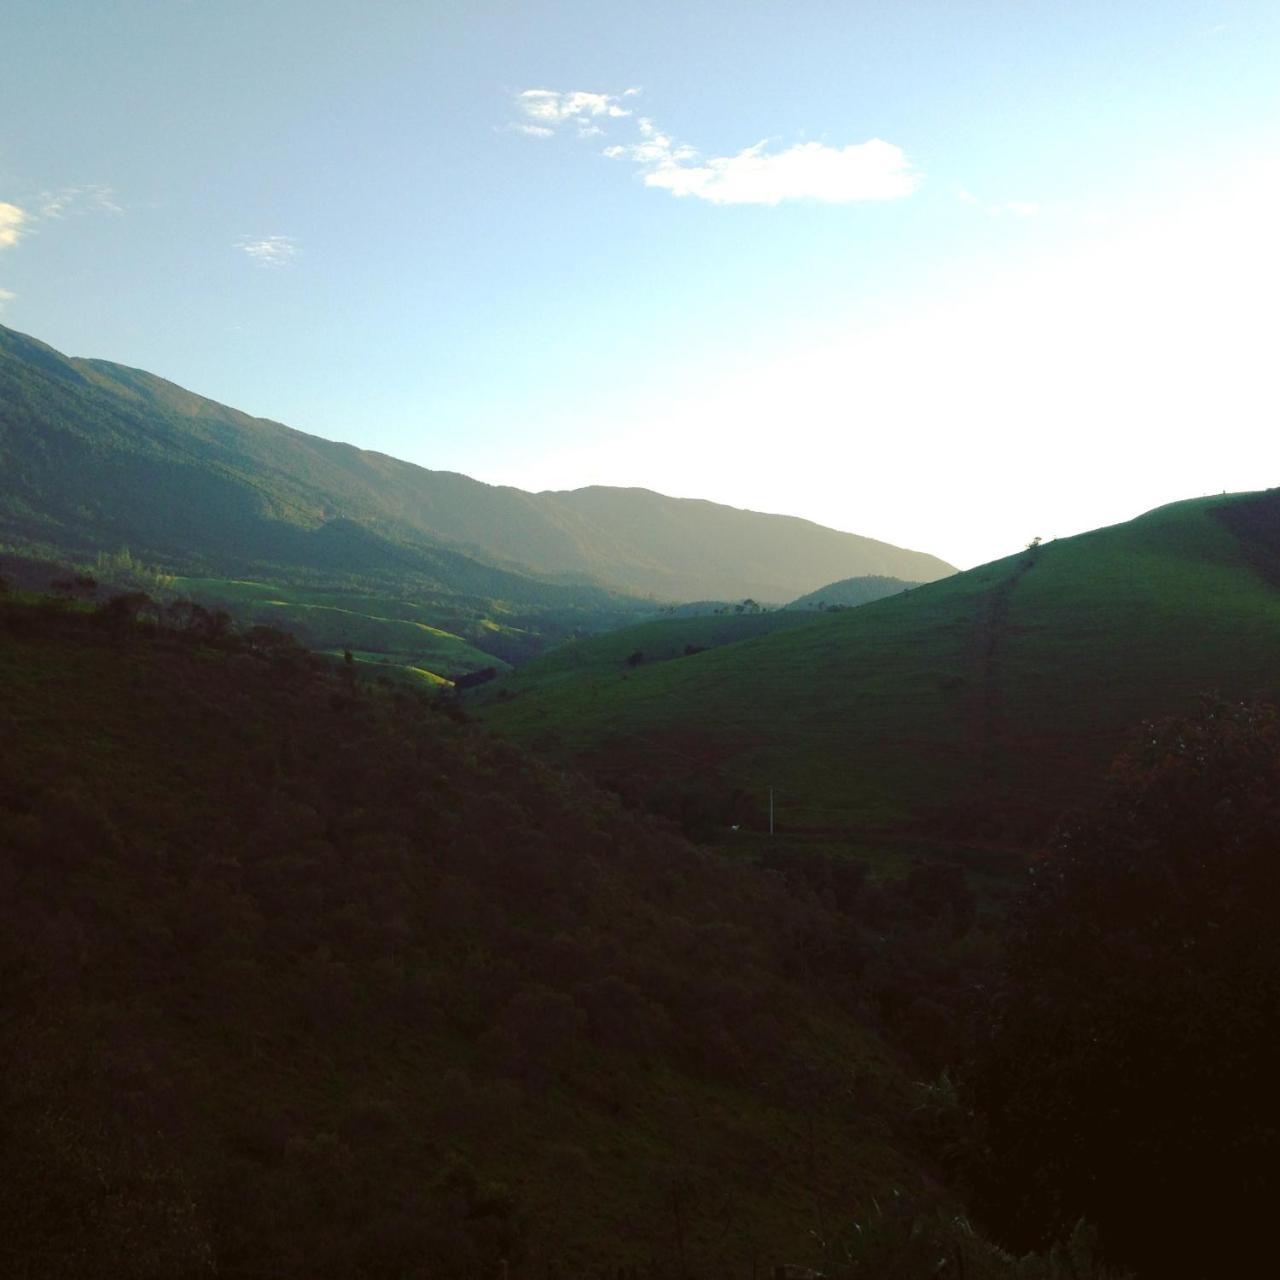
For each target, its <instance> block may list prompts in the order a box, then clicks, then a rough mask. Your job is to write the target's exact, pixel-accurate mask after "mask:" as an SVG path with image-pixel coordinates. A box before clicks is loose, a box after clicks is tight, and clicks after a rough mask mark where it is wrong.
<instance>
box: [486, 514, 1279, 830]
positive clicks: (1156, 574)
mask: <svg viewBox="0 0 1280 1280" xmlns="http://www.w3.org/2000/svg"><path fill="white" fill-rule="evenodd" d="M1278 552H1280V492H1277V491H1269V492H1267V493H1265V494H1255V495H1235V496H1232V497H1225V496H1224V497H1221V498H1213V499H1202V500H1198V501H1193V502H1185V503H1178V504H1175V505H1173V506H1169V507H1164V508H1161V509H1159V510H1156V511H1153V512H1150V513H1148V514H1147V515H1145V516H1142V517H1140V518H1139V519H1136V520H1133V521H1131V522H1129V523H1127V524H1122V525H1117V526H1114V527H1112V528H1108V529H1101V530H1097V531H1095V532H1092V533H1088V534H1084V535H1081V536H1079V537H1075V538H1070V539H1063V540H1061V541H1058V542H1055V543H1053V544H1051V545H1048V546H1042V547H1038V548H1033V549H1028V550H1026V551H1023V552H1020V553H1019V554H1017V555H1014V556H1010V557H1008V558H1007V559H1004V560H999V561H995V562H993V563H992V564H989V565H984V566H982V567H981V568H978V569H974V570H971V571H969V572H967V573H963V574H959V575H956V576H955V577H953V578H949V579H946V580H944V581H942V582H937V583H933V584H931V585H929V586H925V587H920V588H917V589H915V590H913V591H911V592H909V593H907V594H905V595H898V596H894V597H892V598H890V599H886V600H882V601H879V602H876V603H873V604H869V605H865V606H863V607H861V608H858V609H854V610H850V611H848V612H843V613H838V614H835V615H831V614H827V615H822V616H820V617H818V618H816V619H814V620H813V621H812V622H811V623H810V624H809V625H807V626H803V627H800V628H797V629H795V630H791V631H785V632H780V633H776V634H773V635H769V636H764V637H761V638H758V639H754V640H747V641H744V642H742V643H740V644H735V645H730V646H726V647H722V648H718V649H714V650H711V651H709V652H706V653H699V654H695V655H692V656H690V657H687V658H682V659H681V660H680V661H675V662H667V663H663V664H660V665H654V666H648V665H638V666H636V667H625V666H624V667H621V668H619V667H617V666H614V667H612V668H606V669H598V668H595V669H588V670H587V671H586V672H585V673H583V674H582V675H581V676H579V678H577V679H567V678H565V676H564V674H563V673H562V674H561V675H560V676H559V677H558V678H556V679H555V680H554V681H552V680H547V681H545V682H543V683H541V684H539V685H535V684H533V683H532V681H530V680H529V679H526V680H525V682H524V683H523V684H522V683H520V682H513V683H512V684H511V685H510V686H509V688H508V690H507V696H505V697H504V696H503V689H502V688H501V687H499V688H498V689H496V690H494V691H492V692H491V693H490V695H489V698H490V701H489V702H488V704H487V706H486V708H485V710H484V714H485V716H486V717H487V719H488V720H489V722H490V723H491V724H492V725H493V726H494V727H496V728H498V729H500V730H501V731H502V732H504V733H507V734H510V735H512V736H513V737H517V738H519V739H521V740H524V741H529V742H534V743H538V744H540V745H541V746H542V747H544V748H545V749H549V750H551V751H553V752H557V753H559V754H561V755H562V756H564V757H566V758H571V759H574V760H576V761H578V762H579V763H583V764H586V765H588V766H590V767H592V768H593V769H594V770H596V771H597V772H598V773H599V775H600V776H602V777H604V778H606V779H609V780H612V781H614V782H625V783H628V784H629V785H632V786H633V787H634V785H635V784H636V782H637V780H639V781H640V782H641V783H644V782H646V781H648V782H657V781H664V782H665V781H669V780H671V779H673V778H675V779H696V780H698V781H699V784H700V785H708V784H709V785H715V786H718V787H721V788H723V789H724V790H726V791H727V790H731V789H735V790H740V791H742V792H744V793H745V794H746V795H747V796H749V797H753V798H754V804H755V815H754V817H755V820H759V819H760V817H761V815H762V814H763V810H764V805H765V797H766V795H767V788H768V787H769V786H770V785H772V786H773V787H774V788H775V789H776V798H777V815H778V819H779V822H780V824H781V825H782V826H784V827H790V828H792V829H794V828H796V827H805V828H842V829H862V830H867V829H871V830H877V829H878V830H895V831H898V832H903V831H911V830H917V831H933V832H945V833H946V834H948V835H950V836H953V837H957V838H977V837H982V838H995V839H1002V838H1016V839H1023V838H1026V837H1028V836H1034V835H1036V834H1038V833H1040V832H1042V831H1043V830H1044V829H1045V827H1046V826H1047V825H1048V824H1049V823H1050V822H1051V821H1052V820H1053V818H1054V817H1055V816H1056V815H1057V813H1058V812H1059V811H1060V809H1061V808H1062V806H1064V805H1067V804H1069V803H1071V802H1073V801H1074V800H1076V799H1077V798H1078V797H1080V796H1081V795H1082V794H1083V792H1084V790H1085V789H1086V788H1087V787H1088V786H1090V785H1093V784H1094V783H1095V781H1096V779H1097V778H1098V776H1099V774H1100V771H1101V769H1102V768H1103V766H1104V764H1105V762H1106V761H1107V760H1108V759H1109V758H1110V756H1111V755H1112V753H1113V752H1114V749H1115V747H1116V745H1117V743H1118V742H1119V741H1120V740H1121V739H1122V738H1123V736H1124V735H1125V734H1126V733H1127V732H1128V731H1130V730H1131V729H1132V728H1133V727H1134V726H1135V725H1137V724H1138V723H1139V722H1140V721H1141V720H1142V719H1143V718H1144V717H1147V716H1152V715H1159V714H1162V713H1165V712H1172V711H1175V710H1177V709H1178V708H1180V707H1184V706H1186V705H1187V703H1188V702H1190V701H1191V700H1193V699H1194V698H1195V696H1196V695H1197V694H1198V693H1200V692H1202V691H1217V692H1221V693H1223V694H1226V695H1235V694H1245V693H1248V692H1251V691H1254V690H1257V689H1260V688H1263V687H1266V686H1269V685H1272V686H1273V685H1274V684H1275V683H1276V682H1277V681H1280V590H1278V589H1277V587H1276V585H1275V582H1276V581H1277V577H1276V572H1277V565H1280V555H1278ZM748 816H751V815H748Z"/></svg>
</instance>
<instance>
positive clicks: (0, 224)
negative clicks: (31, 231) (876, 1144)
mask: <svg viewBox="0 0 1280 1280" xmlns="http://www.w3.org/2000/svg"><path fill="white" fill-rule="evenodd" d="M30 221H31V215H30V214H29V213H27V211H26V210H25V209H19V208H18V206H17V205H16V204H9V203H8V201H5V200H0V249H12V248H13V246H14V245H15V244H17V243H18V241H19V240H21V239H22V237H23V235H24V234H25V233H26V229H27V224H28V223H29V222H30Z"/></svg>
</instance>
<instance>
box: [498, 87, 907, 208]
mask: <svg viewBox="0 0 1280 1280" xmlns="http://www.w3.org/2000/svg"><path fill="white" fill-rule="evenodd" d="M639 92H640V90H639V89H635V88H633V89H625V90H623V92H622V93H621V94H609V93H584V92H574V93H559V92H557V91H556V90H554V89H525V90H524V91H523V92H521V93H518V94H517V95H516V99H515V101H516V106H517V109H518V110H519V111H520V112H521V114H522V115H523V117H524V119H523V120H522V121H521V122H520V123H517V124H515V125H513V126H512V127H513V128H515V129H517V130H519V131H520V132H521V133H525V134H528V135H530V136H532V137H537V138H545V137H549V136H550V135H551V134H552V133H553V132H554V131H555V130H556V129H558V128H559V127H560V126H561V125H564V124H568V123H571V124H573V125H574V126H575V127H576V129H577V132H578V136H579V137H581V138H593V137H600V136H602V135H603V134H604V132H605V131H604V129H603V128H602V124H605V123H609V122H611V121H616V120H620V119H624V118H626V117H629V116H631V114H632V113H631V111H629V110H628V109H627V108H626V107H624V106H622V105H621V100H622V99H623V98H632V97H635V96H636V95H637V94H639ZM634 123H635V131H636V135H637V136H636V138H635V141H632V142H613V143H610V145H609V146H607V147H604V148H603V150H602V154H603V155H605V156H607V157H608V158H610V159H612V160H620V159H626V160H630V161H632V162H633V163H634V164H637V165H639V166H640V168H641V170H642V171H643V172H642V174H641V178H642V180H643V182H644V184H645V186H648V187H656V188H659V189H661V190H666V191H670V192H671V194H672V195H675V196H693V197H695V198H696V199H699V200H706V201H709V202H710V203H711V204H765V205H776V204H779V203H781V202H782V201H783V200H816V201H820V202H823V203H826V204H852V203H854V202H856V201H862V200H898V199H901V198H902V197H903V196H909V195H910V194H911V193H912V192H913V191H915V190H916V188H917V187H919V185H920V183H921V181H922V176H921V174H920V173H919V172H918V171H917V170H916V169H915V168H914V167H913V166H912V164H911V162H910V161H909V160H908V159H907V157H906V155H905V154H904V153H903V151H902V148H901V147H897V146H894V144H893V143H891V142H885V141H883V140H882V139H880V138H871V139H870V140H868V141H867V142H859V143H851V144H849V145H848V146H844V147H829V146H827V145H825V144H824V143H821V142H798V143H796V144H794V145H793V146H790V147H786V148H784V149H783V150H781V151H770V150H769V144H768V142H767V141H765V142H757V143H756V144H755V145H754V146H751V147H747V148H745V149H744V150H742V151H739V152H738V153H737V154H736V155H731V156H711V157H706V158H704V157H703V156H702V155H701V153H700V152H699V151H698V150H697V148H696V147H691V146H689V145H688V144H687V143H677V142H676V141H675V140H674V139H673V138H672V137H671V135H670V134H668V133H664V132H663V131H662V130H661V129H660V128H659V127H658V126H657V125H656V124H655V123H654V122H653V120H652V119H650V118H649V117H648V116H638V117H636V118H635V121H634Z"/></svg>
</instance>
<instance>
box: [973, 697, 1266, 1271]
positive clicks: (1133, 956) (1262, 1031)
mask: <svg viewBox="0 0 1280 1280" xmlns="http://www.w3.org/2000/svg"><path fill="white" fill-rule="evenodd" d="M1278 851H1280V709H1278V708H1277V707H1276V705H1274V704H1270V703H1261V704H1253V705H1223V704H1220V703H1215V702H1208V703H1206V705H1205V706H1204V707H1203V708H1202V709H1201V710H1199V711H1198V712H1197V713H1196V714H1194V715H1191V716H1188V717H1179V718H1176V719H1174V720H1171V721H1169V722H1166V723H1163V724H1161V725H1158V726H1152V727H1150V728H1149V729H1148V731H1147V732H1146V733H1144V734H1143V735H1142V738H1141V740H1140V741H1139V742H1138V743H1137V744H1136V746H1135V747H1134V748H1133V749H1132V750H1131V751H1130V752H1128V753H1126V754H1125V755H1124V756H1122V757H1121V758H1120V760H1119V761H1118V762H1117V764H1116V767H1115V769H1114V771H1113V773H1112V777H1111V781H1110V787H1109V790H1108V793H1107V795H1106V798H1105V799H1104V801H1103V802H1102V803H1101V804H1100V805H1099V807H1098V809H1097V810H1096V811H1094V812H1092V813H1090V814H1088V815H1085V816H1083V817H1081V818H1079V819H1077V820H1075V821H1073V822H1070V823H1068V824H1066V825H1065V826H1064V827H1063V829H1062V830H1061V831H1060V832H1059V834H1058V836H1057V838H1056V839H1055V841H1054V843H1053V846H1052V848H1051V849H1050V851H1049V852H1048V854H1047V855H1046V857H1045V858H1044V859H1043V860H1042V861H1041V862H1040V864H1039V865H1038V866H1037V867H1036V868H1035V873H1034V876H1033V877H1032V880H1031V887H1030V889H1029V891H1028V893H1027V894H1026V895H1025V898H1024V900H1023V902H1022V904H1021V907H1020V910H1019V912H1018V914H1017V916H1016V917H1015V921H1014V927H1013V929H1012V936H1011V938H1010V941H1009V952H1008V959H1007V964H1006V973H1005V977H1004V979H1003V981H1002V982H1001V983H1000V984H999V985H998V987H997V988H996V991H995V995H994V999H993V1000H992V1002H991V1004H990V1006H989V1009H988V1015H989V1017H990V1025H989V1026H988V1027H987V1028H986V1029H985V1031H984V1034H983V1036H982V1040H981V1044H980V1047H979V1051H978V1058H977V1068H976V1071H975V1073H974V1087H975V1090H976V1098H977V1101H978V1104H979V1106H980V1108H981V1110H982V1111H983V1113H984V1114H985V1115H986V1116H987V1117H988V1118H989V1120H988V1141H989V1143H990V1149H991V1150H990V1157H989V1159H988V1160H987V1162H986V1164H985V1166H984V1169H983V1174H982V1178H981V1197H980V1198H981V1202H982V1205H983V1206H984V1208H985V1210H986V1212H987V1215H988V1221H990V1222H993V1223H995V1224H997V1225H998V1226H999V1228H1000V1230H1001V1232H1002V1234H1003V1235H1005V1236H1006V1237H1007V1238H1012V1239H1014V1240H1016V1241H1018V1242H1019V1243H1022V1244H1024V1245H1030V1244H1033V1243H1036V1242H1038V1241H1042V1240H1043V1239H1045V1238H1046V1237H1052V1236H1054V1235H1057V1234H1060V1233H1061V1232H1062V1231H1063V1230H1066V1229H1068V1228H1069V1227H1070V1224H1071V1223H1072V1222H1074V1221H1076V1220H1077V1219H1078V1218H1080V1217H1081V1216H1086V1217H1088V1218H1089V1219H1090V1220H1091V1221H1092V1222H1094V1223H1096V1224H1097V1225H1098V1227H1099V1228H1100V1230H1101V1232H1102V1239H1103V1243H1104V1245H1105V1247H1106V1248H1107V1250H1108V1251H1109V1253H1110V1254H1111V1255H1112V1256H1113V1257H1117V1258H1121V1259H1123V1260H1124V1261H1126V1262H1128V1263H1130V1264H1131V1265H1134V1266H1136V1267H1137V1268H1138V1270H1139V1274H1141V1275H1143V1276H1216V1275H1240V1274H1245V1273H1247V1272H1248V1271H1249V1270H1250V1269H1251V1267H1252V1265H1253V1264H1254V1263H1255V1262H1256V1260H1257V1259H1259V1258H1262V1257H1265V1256H1266V1255H1267V1254H1268V1253H1269V1251H1270V1249H1271V1247H1272V1237H1273V1233H1274V1219H1273V1217H1272V1214H1273V1212H1274V1200H1275V1188H1276V1168H1277V1164H1278V1162H1280V1126H1278V1125H1277V1114H1278V1113H1277V1105H1276V1100H1275V1086H1276V1080H1277V1079H1280V1038H1277V1035H1276V1030H1277V1028H1278V1027H1280V941H1278V938H1280V935H1277V931H1276V920H1277V917H1278V915H1280V861H1277V852H1278Z"/></svg>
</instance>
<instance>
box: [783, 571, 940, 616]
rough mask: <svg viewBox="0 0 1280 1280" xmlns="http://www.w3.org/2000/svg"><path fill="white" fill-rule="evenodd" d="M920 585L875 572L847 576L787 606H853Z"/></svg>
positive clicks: (803, 607)
mask: <svg viewBox="0 0 1280 1280" xmlns="http://www.w3.org/2000/svg"><path fill="white" fill-rule="evenodd" d="M919 585H920V584H919V583H918V582H907V581H904V580H903V579H902V578H885V577H882V576H881V575H880V574H874V573H873V574H869V575H867V576H865V577H861V578H844V579H842V580H841V581H840V582H828V583H827V585H826V586H825V587H819V588H818V589H817V591H810V592H808V594H806V595H803V596H800V597H799V598H798V599H796V600H793V601H792V602H791V603H790V604H789V605H787V608H788V609H822V608H827V609H830V608H842V609H845V608H852V607H853V606H855V605H860V604H870V603H871V602H872V601H873V600H883V599H884V597H885V596H896V595H898V594H900V593H901V592H903V591H909V590H910V589H911V588H912V587H918V586H919Z"/></svg>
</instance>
